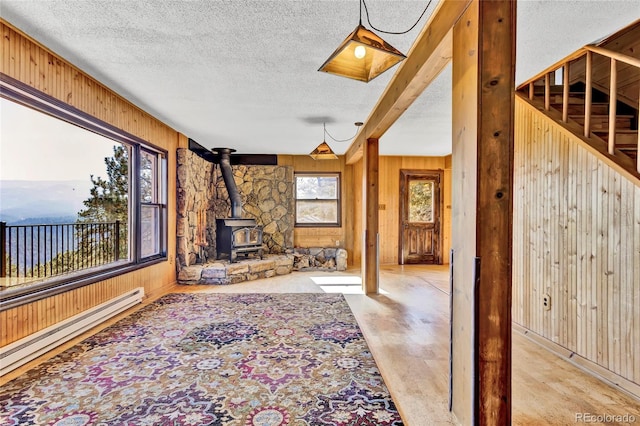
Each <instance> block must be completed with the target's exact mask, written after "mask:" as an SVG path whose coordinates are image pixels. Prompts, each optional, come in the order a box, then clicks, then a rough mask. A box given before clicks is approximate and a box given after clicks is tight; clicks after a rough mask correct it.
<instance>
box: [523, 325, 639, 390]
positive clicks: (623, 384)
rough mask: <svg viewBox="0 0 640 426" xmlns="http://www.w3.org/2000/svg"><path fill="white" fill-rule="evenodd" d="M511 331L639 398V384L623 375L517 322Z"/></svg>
mask: <svg viewBox="0 0 640 426" xmlns="http://www.w3.org/2000/svg"><path fill="white" fill-rule="evenodd" d="M513 331H514V332H515V333H520V334H521V335H522V336H524V337H526V338H527V339H528V340H530V341H532V342H534V343H535V344H537V345H539V346H541V347H543V348H545V349H546V350H548V351H549V352H551V353H553V354H554V355H556V356H558V357H560V358H562V359H563V360H565V361H566V362H568V363H569V364H572V365H574V366H576V367H578V368H579V369H580V370H582V371H583V372H585V373H587V374H589V375H591V376H593V377H595V378H597V379H598V380H601V381H603V382H605V383H607V384H609V385H610V386H612V387H614V388H615V389H617V390H618V391H620V392H622V393H624V394H625V395H628V396H630V397H632V398H635V399H640V385H638V384H636V383H634V382H631V381H629V380H627V379H625V378H624V377H621V376H619V375H618V374H615V373H613V372H611V371H609V370H607V369H606V368H603V367H601V366H599V365H598V364H596V363H595V362H593V361H590V360H588V359H587V358H584V357H582V356H580V355H578V354H576V353H575V352H574V351H572V350H569V349H567V348H565V347H563V346H561V345H559V344H557V343H555V342H552V341H551V340H549V339H546V338H545V337H543V336H541V335H539V334H537V333H535V332H534V331H531V330H529V329H528V328H526V327H524V326H522V325H520V324H518V323H515V322H514V323H513Z"/></svg>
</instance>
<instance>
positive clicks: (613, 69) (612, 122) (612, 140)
mask: <svg viewBox="0 0 640 426" xmlns="http://www.w3.org/2000/svg"><path fill="white" fill-rule="evenodd" d="M594 55H599V56H601V57H605V58H607V59H608V60H609V62H610V66H609V81H608V87H600V88H599V89H601V90H602V91H604V92H608V94H609V102H608V115H609V118H608V121H607V122H608V128H607V129H606V131H605V132H604V133H605V134H606V142H607V152H608V153H609V154H610V155H612V156H615V155H616V150H617V148H620V147H621V146H622V145H621V144H620V143H618V142H617V140H616V122H617V120H616V114H617V108H616V107H617V102H618V95H617V88H618V68H619V67H618V64H619V63H622V64H626V65H628V66H631V67H633V68H634V69H635V70H636V73H637V75H640V74H638V73H640V59H637V58H634V57H630V56H627V55H624V54H622V53H618V52H614V51H611V50H608V49H604V48H602V47H598V46H593V45H588V46H584V47H583V48H582V49H580V50H578V51H576V52H574V53H573V54H571V55H569V56H567V57H566V58H564V59H562V60H561V61H559V62H557V63H555V64H554V65H552V66H550V67H549V68H547V69H546V70H544V71H543V72H541V73H539V74H538V75H536V76H535V77H533V78H531V79H529V80H527V81H526V82H524V83H523V84H521V85H520V86H519V87H518V90H519V91H522V92H528V97H529V99H533V98H534V96H535V87H536V84H537V83H539V82H541V81H542V83H543V85H544V109H545V110H546V111H549V109H550V108H551V96H552V93H551V81H552V80H554V76H555V72H556V71H557V70H560V69H562V75H563V78H562V86H563V87H562V89H563V90H562V107H561V109H562V111H561V112H562V121H563V122H565V123H567V122H568V121H569V119H570V117H569V96H570V89H569V84H570V83H569V70H570V69H571V63H573V62H576V61H577V60H579V59H582V58H583V57H584V59H585V61H584V62H585V69H584V85H585V93H584V95H585V97H584V117H583V118H582V120H583V121H584V125H583V128H584V137H585V138H590V137H592V136H593V133H592V131H593V129H592V106H593V101H592V88H593V87H594V86H595V84H594V82H593V57H594ZM636 78H638V76H636ZM635 108H637V109H638V110H640V105H639V104H637V103H636V105H635ZM634 124H635V128H636V129H638V127H640V118H639V117H636V123H634ZM632 145H635V147H636V148H637V153H638V155H637V157H636V161H635V167H636V171H637V172H638V173H640V133H638V136H637V137H636V141H635V143H632Z"/></svg>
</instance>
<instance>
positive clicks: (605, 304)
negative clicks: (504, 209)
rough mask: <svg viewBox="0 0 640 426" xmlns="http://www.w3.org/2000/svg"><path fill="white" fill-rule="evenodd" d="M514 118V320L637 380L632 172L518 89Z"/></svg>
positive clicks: (639, 190) (639, 234)
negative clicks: (546, 304)
mask: <svg viewBox="0 0 640 426" xmlns="http://www.w3.org/2000/svg"><path fill="white" fill-rule="evenodd" d="M515 120H516V126H515V128H516V135H515V166H514V173H515V182H514V183H515V193H514V223H513V229H514V233H513V235H514V255H513V259H514V261H513V263H514V264H513V276H514V281H513V320H514V322H516V323H517V324H520V325H521V326H523V327H525V328H526V329H528V330H531V331H533V332H534V333H536V334H537V335H539V336H542V337H544V338H546V339H548V340H550V341H552V342H554V343H556V344H558V345H560V346H562V347H564V348H566V349H569V350H570V351H572V352H575V354H577V355H578V356H580V357H582V358H584V359H586V360H588V361H590V362H592V363H595V364H597V365H598V366H601V367H603V368H605V369H607V370H609V371H611V372H613V373H615V374H616V375H619V376H621V377H623V378H625V379H627V380H629V381H631V382H634V383H635V384H640V350H638V348H640V181H638V180H629V179H627V178H625V177H623V176H622V175H621V174H619V173H618V172H617V171H616V170H614V169H613V168H612V167H610V166H608V165H607V164H606V163H605V162H603V161H602V160H600V159H599V158H598V157H597V156H596V155H594V154H593V153H592V150H591V149H589V147H588V146H587V145H585V144H584V143H583V142H582V141H581V140H580V138H578V137H576V136H574V135H572V134H571V133H570V132H568V131H566V130H565V129H564V128H563V127H561V126H560V125H558V124H556V123H555V122H554V121H553V120H551V119H548V118H546V117H545V116H544V115H543V114H541V113H539V112H538V111H537V110H536V109H535V108H534V107H532V106H531V105H529V104H528V103H527V102H526V101H524V100H522V99H519V98H517V102H516V116H515ZM546 296H548V297H549V298H550V309H545V307H544V305H543V298H544V297H546Z"/></svg>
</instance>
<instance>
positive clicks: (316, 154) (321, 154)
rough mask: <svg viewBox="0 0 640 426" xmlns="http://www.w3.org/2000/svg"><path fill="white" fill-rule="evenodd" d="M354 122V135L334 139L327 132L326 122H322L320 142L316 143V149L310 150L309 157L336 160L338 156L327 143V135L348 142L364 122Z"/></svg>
mask: <svg viewBox="0 0 640 426" xmlns="http://www.w3.org/2000/svg"><path fill="white" fill-rule="evenodd" d="M354 124H355V126H356V133H355V135H353V136H351V137H350V138H349V139H335V138H334V137H333V136H331V134H330V133H329V132H327V125H326V123H322V130H323V131H324V134H323V137H322V143H321V144H320V145H318V146H317V147H316V149H314V150H313V151H311V154H309V155H310V156H311V158H313V159H314V160H337V159H338V156H337V155H336V154H335V152H333V150H332V149H331V147H330V146H329V144H328V143H327V142H326V138H327V135H329V137H330V138H331V139H333V140H334V141H336V142H349V141H351V140H353V138H355V137H356V136H357V135H358V131H359V129H360V127H362V125H363V124H364V123H363V122H362V121H357V122H355V123H354Z"/></svg>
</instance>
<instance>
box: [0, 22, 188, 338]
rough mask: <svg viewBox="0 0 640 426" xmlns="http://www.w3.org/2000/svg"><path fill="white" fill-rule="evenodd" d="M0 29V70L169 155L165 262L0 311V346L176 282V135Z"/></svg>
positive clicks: (28, 40)
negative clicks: (123, 296)
mask: <svg viewBox="0 0 640 426" xmlns="http://www.w3.org/2000/svg"><path fill="white" fill-rule="evenodd" d="M0 29H1V31H2V42H1V43H2V45H1V49H2V60H1V62H0V72H2V73H4V74H6V75H8V76H10V77H13V78H14V79H17V80H19V81H21V82H23V83H25V84H28V85H29V86H32V87H34V88H36V89H38V90H40V91H41V92H44V93H46V94H47V95H50V96H52V97H54V98H56V99H58V100H60V101H62V102H65V103H67V104H69V105H71V106H73V107H75V108H78V109H79V110H82V111H83V112H85V113H87V114H89V115H91V116H93V117H96V118H98V119H100V120H102V121H104V122H106V123H109V124H111V125H113V126H115V127H117V128H119V129H122V130H124V131H126V132H129V133H131V134H133V135H135V136H138V137H140V138H142V139H144V140H146V141H148V142H149V143H151V144H153V145H155V146H157V147H160V148H163V149H165V150H167V151H168V158H167V160H168V185H169V186H168V194H169V197H168V209H167V210H168V224H169V229H168V235H169V236H170V237H169V239H168V247H167V250H168V253H169V258H168V260H167V261H165V262H161V263H158V264H155V265H152V266H149V267H147V268H144V269H140V270H137V271H135V272H131V273H128V274H124V275H121V276H118V277H116V278H112V279H109V280H106V281H102V282H98V283H95V284H92V285H89V286H86V287H83V288H80V289H77V290H73V291H69V292H66V293H62V294H59V295H57V296H54V297H51V298H48V299H44V300H41V301H38V302H35V303H30V304H26V305H23V306H20V307H17V308H14V309H10V310H7V311H4V312H2V313H0V324H2V326H1V327H0V346H5V345H7V344H9V343H11V342H14V341H16V340H19V339H20V338H22V337H25V336H27V335H29V334H31V333H34V332H36V331H38V330H42V329H43V328H46V327H48V326H50V325H53V324H55V323H56V322H59V321H62V320H64V319H66V318H69V317H71V316H73V315H76V314H78V313H80V312H82V311H84V310H86V309H89V308H91V307H93V306H96V305H99V304H101V303H103V302H105V301H107V300H109V299H111V298H113V297H116V296H118V295H120V294H122V293H125V292H126V291H128V290H131V289H133V288H136V287H140V286H143V287H144V289H145V294H146V296H147V297H156V296H158V295H160V294H162V293H164V292H166V291H167V289H168V288H170V287H171V286H173V285H174V284H175V282H176V273H175V265H174V254H175V235H176V227H175V223H176V216H175V210H176V209H175V194H176V187H175V182H176V157H175V156H176V148H177V145H178V138H179V135H178V133H177V132H176V131H175V130H173V129H171V128H169V127H168V126H166V125H165V124H163V123H161V122H160V121H158V120H156V119H155V118H153V117H152V116H150V115H149V114H147V113H146V112H144V111H142V110H140V109H139V108H137V107H136V106H134V105H133V104H131V103H129V102H128V101H127V100H125V99H124V98H122V97H121V96H119V95H117V94H116V93H114V92H113V91H111V90H109V88H107V87H105V86H103V85H101V84H100V83H99V82H97V81H96V80H94V79H93V78H91V77H90V76H88V75H86V74H85V73H83V72H82V71H81V70H79V69H78V68H76V67H74V66H73V65H71V64H69V63H68V62H66V61H65V60H64V59H62V58H61V57H59V56H57V55H56V54H55V53H53V52H51V51H49V50H48V49H46V48H45V47H43V46H42V45H40V44H39V43H37V42H36V41H34V40H32V39H31V38H29V37H28V36H26V35H25V34H23V33H21V32H20V31H18V30H16V29H15V28H13V27H12V26H11V25H10V24H8V23H7V22H6V21H3V20H0ZM3 143H10V142H8V141H3ZM88 149H90V148H88Z"/></svg>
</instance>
